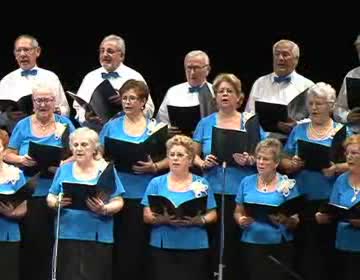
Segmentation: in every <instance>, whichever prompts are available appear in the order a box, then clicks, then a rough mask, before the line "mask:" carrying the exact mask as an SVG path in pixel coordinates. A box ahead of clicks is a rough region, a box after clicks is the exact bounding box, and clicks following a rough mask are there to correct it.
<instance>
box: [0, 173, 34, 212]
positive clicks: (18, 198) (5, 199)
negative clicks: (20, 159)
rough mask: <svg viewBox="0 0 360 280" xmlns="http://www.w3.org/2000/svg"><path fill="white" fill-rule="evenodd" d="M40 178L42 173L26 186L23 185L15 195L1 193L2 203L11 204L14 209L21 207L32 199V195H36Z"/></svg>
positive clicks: (30, 180) (32, 178)
mask: <svg viewBox="0 0 360 280" xmlns="http://www.w3.org/2000/svg"><path fill="white" fill-rule="evenodd" d="M39 176H40V173H37V174H35V175H34V176H33V177H31V178H30V179H29V180H28V181H27V182H26V183H25V185H23V186H22V187H21V188H20V189H18V190H17V191H16V192H13V193H1V192H0V202H2V203H4V204H11V205H12V206H13V207H14V208H16V207H17V206H19V205H20V204H21V203H23V202H24V201H25V200H28V199H30V198H31V196H32V194H33V193H34V191H35V189H36V186H37V180H38V178H39Z"/></svg>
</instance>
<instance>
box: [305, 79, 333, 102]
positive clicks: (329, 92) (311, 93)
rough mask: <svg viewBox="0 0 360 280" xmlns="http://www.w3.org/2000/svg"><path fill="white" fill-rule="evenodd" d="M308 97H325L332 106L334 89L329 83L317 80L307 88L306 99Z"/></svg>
mask: <svg viewBox="0 0 360 280" xmlns="http://www.w3.org/2000/svg"><path fill="white" fill-rule="evenodd" d="M310 97H321V98H325V99H326V101H327V102H328V103H329V104H330V105H331V108H332V107H333V105H334V104H335V100H336V91H335V89H334V88H333V87H332V86H331V85H329V84H327V83H324V82H319V83H316V84H315V85H313V86H312V87H310V89H309V90H308V93H307V100H309V98H310Z"/></svg>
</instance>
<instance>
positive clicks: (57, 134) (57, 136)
mask: <svg viewBox="0 0 360 280" xmlns="http://www.w3.org/2000/svg"><path fill="white" fill-rule="evenodd" d="M65 129H66V125H64V124H62V123H60V122H56V123H55V132H54V135H55V139H56V140H59V139H60V138H61V136H62V135H63V133H64V131H65Z"/></svg>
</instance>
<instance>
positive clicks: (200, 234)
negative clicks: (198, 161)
mask: <svg viewBox="0 0 360 280" xmlns="http://www.w3.org/2000/svg"><path fill="white" fill-rule="evenodd" d="M195 181H200V182H202V183H203V184H204V185H207V186H208V185H209V184H208V183H207V181H206V180H205V179H204V178H202V177H200V176H197V175H193V182H195ZM148 195H162V196H165V197H166V198H168V199H170V200H171V201H173V203H174V204H175V206H178V205H180V204H181V203H183V202H185V201H188V200H191V199H194V198H195V193H194V192H193V191H192V190H189V191H185V192H174V191H171V190H170V189H169V173H168V174H165V175H162V176H158V177H155V178H154V179H152V180H151V181H150V184H149V186H148V187H147V189H146V192H145V194H144V198H143V199H142V201H141V203H142V204H143V205H144V206H146V207H148V206H149V200H148ZM203 195H207V196H208V199H207V208H208V209H213V208H215V207H216V202H215V198H214V195H213V193H212V191H211V189H210V188H208V191H207V194H205V193H203ZM150 245H151V246H154V247H158V248H166V249H184V250H191V249H205V248H209V242H208V236H207V231H206V229H205V227H201V226H184V227H181V226H171V225H154V226H153V227H152V229H151V237H150Z"/></svg>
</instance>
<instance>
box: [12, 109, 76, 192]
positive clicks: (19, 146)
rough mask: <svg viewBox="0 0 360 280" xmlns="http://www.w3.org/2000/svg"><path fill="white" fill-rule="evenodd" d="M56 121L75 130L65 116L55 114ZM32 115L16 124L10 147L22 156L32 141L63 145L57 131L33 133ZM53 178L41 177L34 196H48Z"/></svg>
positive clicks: (71, 130)
mask: <svg viewBox="0 0 360 280" xmlns="http://www.w3.org/2000/svg"><path fill="white" fill-rule="evenodd" d="M54 116H55V122H59V123H61V124H64V125H67V126H69V130H70V133H71V132H73V131H74V130H75V127H74V125H73V124H72V123H71V121H70V120H69V119H68V118H67V117H64V116H60V115H57V114H54ZM31 125H32V120H31V116H29V117H26V118H24V119H22V120H21V121H19V122H18V123H17V125H16V126H15V128H14V130H13V132H12V134H11V137H10V142H9V146H8V147H9V148H10V149H14V150H17V151H18V153H19V155H20V156H23V155H26V154H27V153H28V150H29V143H30V141H32V142H36V143H39V144H44V145H52V146H56V147H63V145H62V143H61V136H57V135H55V133H53V134H50V135H49V136H44V137H37V136H35V135H34V134H33V131H32V128H31ZM49 156H51V155H49ZM51 182H52V180H51V179H47V178H39V180H38V186H37V188H36V190H35V192H34V194H33V196H37V197H40V196H46V195H47V194H48V191H49V187H50V185H51Z"/></svg>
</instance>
